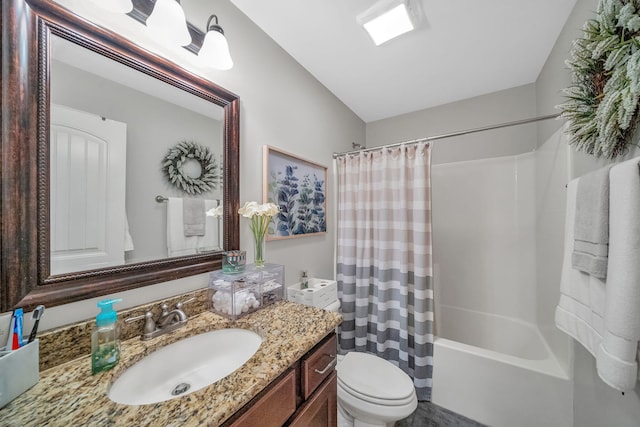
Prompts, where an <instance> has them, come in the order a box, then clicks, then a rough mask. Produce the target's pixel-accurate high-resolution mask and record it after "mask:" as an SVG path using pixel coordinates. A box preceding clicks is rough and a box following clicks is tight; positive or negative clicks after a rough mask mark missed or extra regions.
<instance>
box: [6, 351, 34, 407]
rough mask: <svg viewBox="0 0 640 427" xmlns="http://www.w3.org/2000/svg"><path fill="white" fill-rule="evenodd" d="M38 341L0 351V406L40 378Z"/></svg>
mask: <svg viewBox="0 0 640 427" xmlns="http://www.w3.org/2000/svg"><path fill="white" fill-rule="evenodd" d="M39 346H40V341H39V340H37V339H36V340H34V341H33V342H30V343H29V344H25V345H24V346H22V347H20V348H19V349H17V350H13V351H0V408H2V407H4V406H5V405H6V404H7V403H9V402H11V401H12V400H13V399H15V398H16V397H18V396H20V395H21V394H22V393H24V392H25V391H27V390H28V389H30V388H31V387H33V386H34V385H36V383H37V382H38V380H39V379H40V367H39V366H38V364H39V357H40V352H39V350H40V347H39Z"/></svg>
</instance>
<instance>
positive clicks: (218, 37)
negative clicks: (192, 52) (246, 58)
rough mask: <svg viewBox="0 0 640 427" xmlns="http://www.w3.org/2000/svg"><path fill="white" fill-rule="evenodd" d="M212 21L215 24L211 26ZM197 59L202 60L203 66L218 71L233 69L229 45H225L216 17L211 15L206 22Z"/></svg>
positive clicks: (225, 41) (222, 32)
mask: <svg viewBox="0 0 640 427" xmlns="http://www.w3.org/2000/svg"><path fill="white" fill-rule="evenodd" d="M214 19H215V24H211V21H212V20H214ZM198 57H200V58H201V59H202V60H203V62H204V64H205V65H207V66H210V67H212V68H215V69H218V70H229V69H231V67H233V60H231V54H230V53H229V43H227V38H226V37H225V36H224V31H222V27H221V26H220V25H218V17H217V16H216V15H211V16H210V17H209V20H208V21H207V34H206V35H205V36H204V41H203V42H202V47H201V48H200V52H198Z"/></svg>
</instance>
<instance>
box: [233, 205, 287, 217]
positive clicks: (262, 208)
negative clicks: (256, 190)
mask: <svg viewBox="0 0 640 427" xmlns="http://www.w3.org/2000/svg"><path fill="white" fill-rule="evenodd" d="M278 212H280V209H279V208H278V206H276V205H275V204H273V203H263V204H261V205H259V204H258V202H246V203H245V204H244V206H243V207H241V208H240V209H238V213H239V214H240V215H242V216H243V217H245V218H253V216H254V215H258V216H266V217H272V216H274V215H275V214H277V213H278Z"/></svg>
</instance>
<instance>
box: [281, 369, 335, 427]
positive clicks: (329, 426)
mask: <svg viewBox="0 0 640 427" xmlns="http://www.w3.org/2000/svg"><path fill="white" fill-rule="evenodd" d="M337 424H338V381H337V374H336V373H335V372H332V373H331V375H330V376H329V378H328V379H327V380H326V381H325V382H324V384H323V385H322V386H321V387H320V388H319V389H318V390H317V391H316V393H315V394H314V395H313V397H312V398H311V399H309V400H308V401H307V402H306V403H305V404H304V405H303V406H302V408H301V409H300V410H299V411H298V414H297V415H296V417H295V418H294V419H293V421H292V422H291V424H290V426H291V427H336V426H337Z"/></svg>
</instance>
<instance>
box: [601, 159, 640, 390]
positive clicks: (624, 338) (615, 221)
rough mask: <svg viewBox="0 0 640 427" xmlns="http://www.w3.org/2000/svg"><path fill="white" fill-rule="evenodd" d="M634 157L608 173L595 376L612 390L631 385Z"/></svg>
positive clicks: (638, 295)
mask: <svg viewBox="0 0 640 427" xmlns="http://www.w3.org/2000/svg"><path fill="white" fill-rule="evenodd" d="M638 162H639V159H638V158H635V159H632V160H628V161H626V162H623V163H620V164H618V165H616V166H614V167H613V168H612V169H611V173H610V179H611V194H610V208H609V212H610V213H609V214H610V221H609V264H608V269H607V302H606V307H605V315H604V323H605V324H604V326H605V330H604V334H603V340H602V342H601V344H600V348H599V350H598V356H597V366H598V374H599V375H600V378H602V380H603V381H604V382H606V383H607V384H609V385H610V386H611V387H613V388H615V389H617V390H621V391H628V390H632V389H633V388H634V387H635V383H636V378H637V370H638V365H637V361H636V355H637V348H638V340H639V339H640V220H639V216H640V168H639V166H638Z"/></svg>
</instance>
